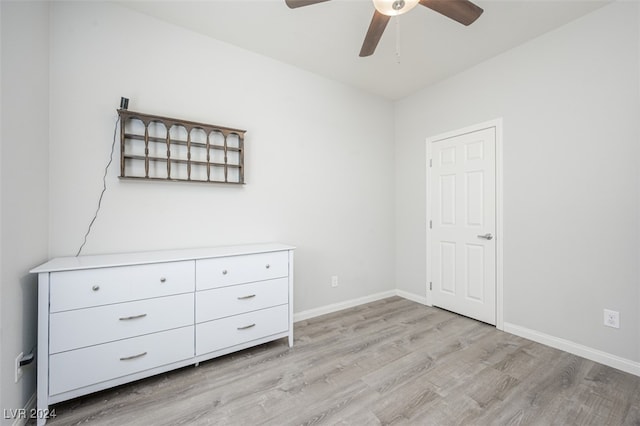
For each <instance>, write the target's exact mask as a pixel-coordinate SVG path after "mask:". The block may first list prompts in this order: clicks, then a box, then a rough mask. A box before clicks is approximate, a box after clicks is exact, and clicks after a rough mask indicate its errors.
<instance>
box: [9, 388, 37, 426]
mask: <svg viewBox="0 0 640 426" xmlns="http://www.w3.org/2000/svg"><path fill="white" fill-rule="evenodd" d="M35 408H36V394H35V393H34V394H33V395H31V398H29V401H27V405H25V407H24V413H20V415H19V416H17V417H16V419H15V420H14V421H13V423H12V424H11V426H25V425H26V424H27V422H28V421H29V418H30V417H31V416H30V414H31V413H32V412H33V410H34V409H35ZM23 414H24V415H23Z"/></svg>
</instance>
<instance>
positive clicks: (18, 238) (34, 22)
mask: <svg viewBox="0 0 640 426" xmlns="http://www.w3.org/2000/svg"><path fill="white" fill-rule="evenodd" d="M0 10H1V13H0V16H1V25H0V28H1V47H0V48H1V57H2V68H1V69H2V71H1V93H2V96H0V98H1V99H2V100H1V105H2V106H1V113H0V121H1V123H2V125H1V126H0V127H1V131H0V135H1V142H2V143H1V144H0V147H1V148H0V149H1V154H0V200H1V204H0V206H1V207H0V232H1V234H2V241H1V244H0V253H2V256H1V259H2V261H1V262H0V276H1V277H0V279H1V281H0V324H1V328H0V361H1V362H0V394H1V395H2V399H1V400H0V401H1V403H0V409H7V410H9V409H19V408H24V407H25V405H26V404H27V401H28V400H29V398H30V397H31V396H32V395H33V394H34V392H35V365H32V366H30V367H26V368H25V369H24V372H25V374H24V376H23V378H22V380H21V381H20V382H18V383H17V384H16V383H14V360H15V358H16V356H17V355H18V354H19V353H20V352H24V353H28V352H29V351H30V350H31V349H32V348H33V347H34V346H35V344H36V329H37V327H36V299H37V288H36V280H35V277H34V276H32V275H30V274H29V269H30V268H32V267H34V266H35V265H37V264H38V263H41V262H43V261H45V260H47V255H48V194H47V192H48V186H47V177H48V131H49V101H48V100H49V84H48V76H49V55H48V49H49V43H48V33H49V7H48V5H47V3H45V2H10V1H2V2H0ZM3 413H4V412H3ZM5 417H10V416H9V415H8V414H7V415H4V414H3V415H2V424H11V423H12V422H13V420H12V419H7V418H5Z"/></svg>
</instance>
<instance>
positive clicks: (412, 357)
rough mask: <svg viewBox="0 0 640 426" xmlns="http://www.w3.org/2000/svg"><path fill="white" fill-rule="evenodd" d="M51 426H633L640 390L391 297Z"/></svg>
mask: <svg viewBox="0 0 640 426" xmlns="http://www.w3.org/2000/svg"><path fill="white" fill-rule="evenodd" d="M51 408H54V409H55V411H56V414H57V417H56V418H55V419H51V420H49V422H48V424H49V425H51V426H59V425H71V424H91V425H118V426H122V425H218V424H220V425H225V424H229V425H258V424H268V425H298V424H304V425H311V424H327V425H333V424H345V425H350V424H353V425H377V424H417V425H518V424H527V425H571V424H579V425H587V424H588V425H640V378H639V377H636V376H633V375H630V374H626V373H623V372H621V371H618V370H615V369H613V368H610V367H606V366H603V365H601V364H597V363H594V362H592V361H588V360H585V359H583V358H580V357H577V356H575V355H571V354H568V353H566V352H562V351H559V350H556V349H552V348H549V347H547V346H543V345H540V344H538V343H534V342H531V341H529V340H526V339H522V338H520V337H517V336H514V335H510V334H507V333H503V332H501V331H498V330H496V329H495V328H494V327H491V326H489V325H486V324H483V323H480V322H477V321H474V320H471V319H468V318H464V317H461V316H458V315H455V314H452V313H450V312H447V311H443V310H440V309H436V308H429V307H425V306H423V305H420V304H417V303H414V302H411V301H408V300H405V299H402V298H399V297H392V298H389V299H384V300H381V301H377V302H373V303H369V304H367V305H362V306H358V307H356V308H352V309H347V310H344V311H341V312H337V313H333V314H329V315H325V316H322V317H318V318H314V319H311V320H308V321H302V322H299V323H296V324H295V346H294V347H293V348H289V347H288V346H287V343H286V339H283V340H279V341H276V342H272V343H269V344H265V345H262V346H259V347H257V348H253V349H249V350H245V351H242V352H239V353H236V354H232V355H228V356H225V357H221V358H218V359H214V360H211V361H208V362H205V363H202V364H200V366H199V367H187V368H183V369H180V370H176V371H173V372H170V373H166V374H162V375H159V376H156V377H152V378H149V379H145V380H141V381H139V382H135V383H132V384H128V385H124V386H120V387H118V388H115V389H111V390H107V391H103V392H100V393H96V394H93V395H89V396H86V397H82V398H78V399H76V400H72V401H67V402H64V403H60V404H57V405H54V406H52V407H51Z"/></svg>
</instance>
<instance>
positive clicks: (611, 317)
mask: <svg viewBox="0 0 640 426" xmlns="http://www.w3.org/2000/svg"><path fill="white" fill-rule="evenodd" d="M604 325H606V326H607V327H613V328H620V312H618V311H611V310H609V309H605V310H604Z"/></svg>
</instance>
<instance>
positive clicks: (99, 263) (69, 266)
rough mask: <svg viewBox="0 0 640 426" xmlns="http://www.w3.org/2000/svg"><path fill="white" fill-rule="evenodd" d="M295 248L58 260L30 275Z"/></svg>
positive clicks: (224, 248) (238, 248)
mask: <svg viewBox="0 0 640 426" xmlns="http://www.w3.org/2000/svg"><path fill="white" fill-rule="evenodd" d="M293 249H295V247H294V246H290V245H287V244H281V243H264V244H248V245H237V246H219V247H203V248H194V249H179V250H160V251H145V252H136V253H115V254H102V255H89V256H78V257H74V256H71V257H56V258H53V259H51V260H49V261H48V262H46V263H43V264H42V265H40V266H37V267H35V268H33V269H32V270H31V271H29V272H31V273H41V272H60V271H73V270H77V269H93V268H109V267H114V266H128V265H141V264H147V263H164V262H179V261H183V260H197V259H210V258H215V257H227V256H241V255H245V254H257V253H267V252H274V251H286V250H293Z"/></svg>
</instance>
